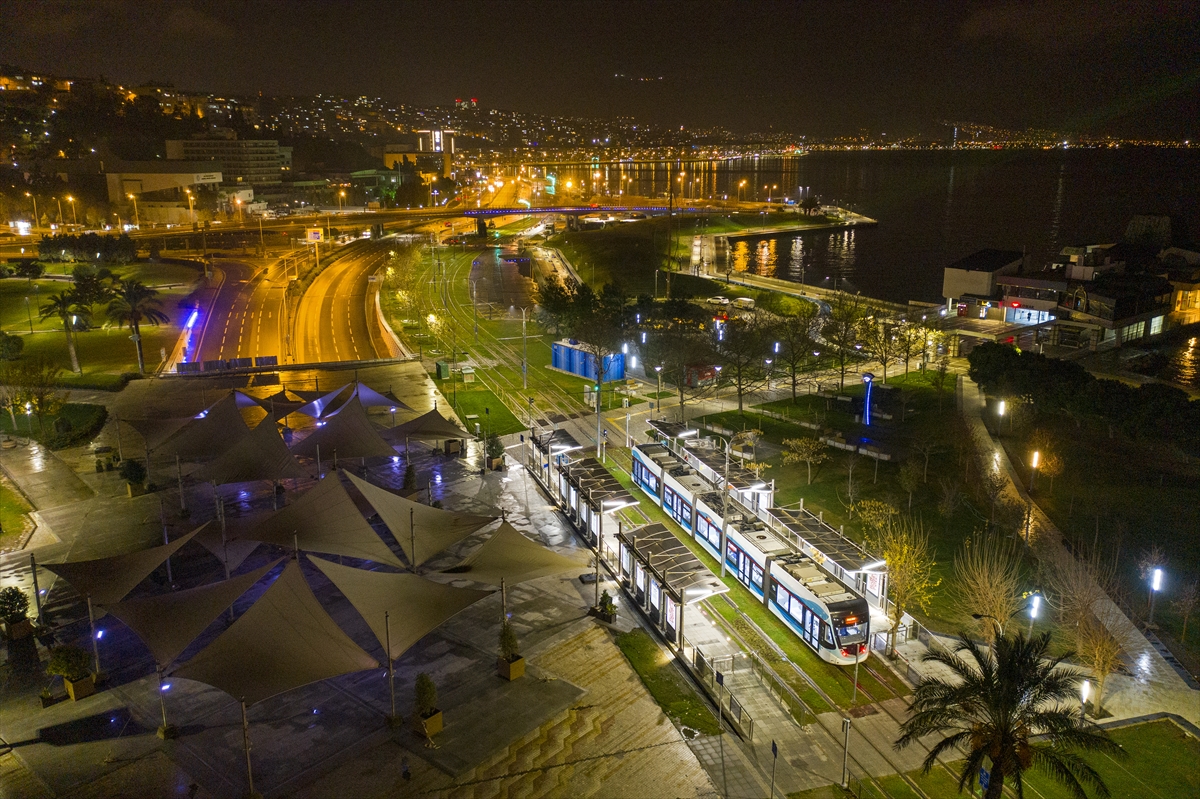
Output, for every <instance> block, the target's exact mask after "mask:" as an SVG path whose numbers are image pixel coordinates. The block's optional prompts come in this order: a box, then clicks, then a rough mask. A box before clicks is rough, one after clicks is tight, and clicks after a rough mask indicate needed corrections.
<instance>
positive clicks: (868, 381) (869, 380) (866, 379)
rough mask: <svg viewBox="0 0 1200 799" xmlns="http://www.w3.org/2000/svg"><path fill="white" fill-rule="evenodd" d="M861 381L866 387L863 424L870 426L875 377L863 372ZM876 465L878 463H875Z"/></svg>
mask: <svg viewBox="0 0 1200 799" xmlns="http://www.w3.org/2000/svg"><path fill="white" fill-rule="evenodd" d="M862 381H863V383H864V384H865V385H866V387H867V393H866V398H865V399H864V400H863V424H865V425H866V426H867V427H870V426H871V387H872V386H874V385H875V375H873V374H871V373H870V372H863V376H862ZM876 463H878V461H876Z"/></svg>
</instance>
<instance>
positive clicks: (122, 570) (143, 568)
mask: <svg viewBox="0 0 1200 799" xmlns="http://www.w3.org/2000/svg"><path fill="white" fill-rule="evenodd" d="M207 524H208V522H205V525H207ZM203 529H204V525H201V526H200V527H197V528H196V529H195V530H192V531H191V532H190V533H186V534H184V535H181V536H180V537H179V538H176V539H175V540H174V541H172V542H171V543H169V544H163V545H161V546H157V547H150V548H149V549H139V550H138V551H136V552H129V553H127V554H125V555H113V556H111V557H107V558H96V559H95V560H79V561H75V562H68V563H41V564H38V565H40V566H41V567H42V568H43V569H49V570H50V571H52V572H54V573H55V574H57V575H58V576H59V577H61V578H63V579H64V580H66V581H67V582H68V583H70V584H71V586H72V587H73V588H74V589H75V590H76V591H78V592H79V593H80V594H81V595H83V596H85V597H88V596H90V597H91V598H92V602H94V603H96V604H98V605H112V604H115V603H117V602H120V601H121V600H122V599H124V598H125V595H126V594H128V593H129V592H130V591H132V590H133V589H134V588H135V587H136V586H137V584H138V583H140V582H141V581H142V580H145V579H146V578H147V577H149V576H150V572H152V571H154V570H155V569H157V568H158V567H159V566H161V565H162V563H163V561H165V560H166V559H167V558H169V557H171V556H172V555H174V554H175V553H176V552H177V551H178V550H179V548H180V547H182V546H183V545H184V544H186V543H187V542H188V541H191V540H192V537H193V536H195V535H196V533H198V532H200V531H201V530H203Z"/></svg>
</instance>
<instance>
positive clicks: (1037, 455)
mask: <svg viewBox="0 0 1200 799" xmlns="http://www.w3.org/2000/svg"><path fill="white" fill-rule="evenodd" d="M1041 459H1042V453H1040V452H1038V451H1037V450H1036V449H1035V450H1034V451H1033V461H1032V465H1033V468H1032V469H1031V470H1030V472H1029V490H1030V491H1031V492H1032V491H1033V484H1034V482H1035V481H1036V480H1037V468H1038V462H1039V461H1041Z"/></svg>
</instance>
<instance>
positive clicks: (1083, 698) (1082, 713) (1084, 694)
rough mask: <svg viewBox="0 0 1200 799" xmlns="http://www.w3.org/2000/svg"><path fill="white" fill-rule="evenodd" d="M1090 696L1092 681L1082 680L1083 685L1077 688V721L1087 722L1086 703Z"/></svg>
mask: <svg viewBox="0 0 1200 799" xmlns="http://www.w3.org/2000/svg"><path fill="white" fill-rule="evenodd" d="M1091 695H1092V681H1091V680H1084V681H1083V685H1081V686H1079V720H1080V721H1086V720H1087V701H1088V697H1089V696H1091Z"/></svg>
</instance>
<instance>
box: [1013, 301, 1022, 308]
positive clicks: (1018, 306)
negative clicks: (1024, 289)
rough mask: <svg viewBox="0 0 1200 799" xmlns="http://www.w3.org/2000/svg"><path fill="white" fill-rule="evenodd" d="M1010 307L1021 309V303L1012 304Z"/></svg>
mask: <svg viewBox="0 0 1200 799" xmlns="http://www.w3.org/2000/svg"><path fill="white" fill-rule="evenodd" d="M1012 307H1014V308H1020V307H1021V303H1019V302H1014V303H1013V304H1012Z"/></svg>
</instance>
